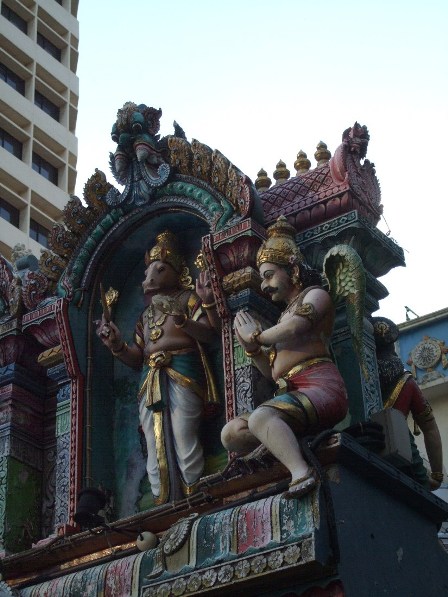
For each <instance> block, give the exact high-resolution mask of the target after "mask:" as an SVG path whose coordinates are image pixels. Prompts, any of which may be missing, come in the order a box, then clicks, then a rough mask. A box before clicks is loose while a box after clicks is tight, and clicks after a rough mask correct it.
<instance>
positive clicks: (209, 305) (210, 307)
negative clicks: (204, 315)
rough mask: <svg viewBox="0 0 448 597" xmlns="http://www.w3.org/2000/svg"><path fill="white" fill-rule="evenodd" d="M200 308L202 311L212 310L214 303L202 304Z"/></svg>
mask: <svg viewBox="0 0 448 597" xmlns="http://www.w3.org/2000/svg"><path fill="white" fill-rule="evenodd" d="M202 306H203V307H204V309H213V307H216V301H213V303H202Z"/></svg>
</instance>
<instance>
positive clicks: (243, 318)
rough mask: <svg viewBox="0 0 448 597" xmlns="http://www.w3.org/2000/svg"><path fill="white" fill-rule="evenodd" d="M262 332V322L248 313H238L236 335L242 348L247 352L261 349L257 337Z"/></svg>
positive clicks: (236, 316)
mask: <svg viewBox="0 0 448 597" xmlns="http://www.w3.org/2000/svg"><path fill="white" fill-rule="evenodd" d="M261 332H262V328H261V325H260V322H259V321H257V320H256V319H254V318H253V317H252V315H250V313H247V311H238V312H237V314H236V315H235V333H236V336H237V338H238V341H239V342H240V344H241V346H242V347H243V348H244V350H246V351H253V350H256V349H257V348H259V347H260V343H259V342H257V341H256V338H257V336H259V335H260V334H261Z"/></svg>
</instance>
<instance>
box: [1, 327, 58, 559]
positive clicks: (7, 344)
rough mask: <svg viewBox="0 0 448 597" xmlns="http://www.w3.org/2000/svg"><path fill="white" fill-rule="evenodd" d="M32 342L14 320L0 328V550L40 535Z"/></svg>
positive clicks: (38, 391)
mask: <svg viewBox="0 0 448 597" xmlns="http://www.w3.org/2000/svg"><path fill="white" fill-rule="evenodd" d="M35 356H36V343H35V342H34V341H33V339H32V338H30V337H27V336H26V335H25V334H23V333H22V330H21V324H20V321H19V320H10V321H8V322H6V323H4V324H2V325H0V545H1V547H0V549H1V551H2V552H3V553H4V554H5V553H6V554H8V553H14V552H17V551H22V550H24V549H29V548H30V547H31V546H32V544H33V543H34V542H35V541H37V540H38V539H39V538H40V536H41V511H40V503H41V492H42V476H43V450H42V436H43V417H44V402H45V393H46V385H47V384H46V380H45V377H44V376H43V375H42V371H41V369H40V367H39V366H38V365H37V363H36V359H35Z"/></svg>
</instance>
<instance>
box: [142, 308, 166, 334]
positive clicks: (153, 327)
mask: <svg viewBox="0 0 448 597" xmlns="http://www.w3.org/2000/svg"><path fill="white" fill-rule="evenodd" d="M167 317H168V313H162V315H161V317H159V319H158V320H157V321H156V320H155V310H154V307H153V305H150V306H149V308H148V310H147V312H146V321H147V322H148V327H149V330H150V331H149V337H150V339H151V341H152V342H157V340H158V339H159V338H161V337H162V336H163V328H162V327H161V326H162V325H163V324H164V323H165V321H166V318H167Z"/></svg>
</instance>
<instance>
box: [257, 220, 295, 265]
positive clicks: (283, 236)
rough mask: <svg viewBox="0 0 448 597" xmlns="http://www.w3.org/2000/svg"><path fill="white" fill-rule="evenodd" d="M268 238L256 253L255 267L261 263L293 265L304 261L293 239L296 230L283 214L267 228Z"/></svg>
mask: <svg viewBox="0 0 448 597" xmlns="http://www.w3.org/2000/svg"><path fill="white" fill-rule="evenodd" d="M267 234H268V238H267V239H266V240H265V241H264V243H263V244H262V245H261V247H260V248H259V249H258V253H257V267H260V265H261V264H262V263H275V264H276V265H294V264H300V263H303V262H304V257H303V255H302V253H301V252H300V249H299V248H298V246H297V245H296V242H295V240H294V237H295V234H296V231H295V229H294V226H292V225H291V224H290V223H289V222H288V220H287V219H286V218H285V216H280V217H279V218H278V220H277V221H276V222H275V224H272V226H269V228H268V229H267Z"/></svg>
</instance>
